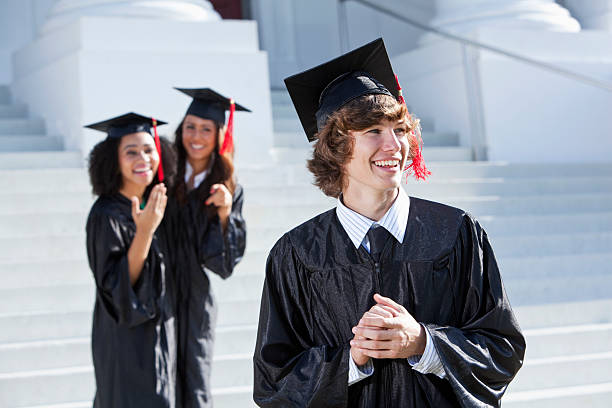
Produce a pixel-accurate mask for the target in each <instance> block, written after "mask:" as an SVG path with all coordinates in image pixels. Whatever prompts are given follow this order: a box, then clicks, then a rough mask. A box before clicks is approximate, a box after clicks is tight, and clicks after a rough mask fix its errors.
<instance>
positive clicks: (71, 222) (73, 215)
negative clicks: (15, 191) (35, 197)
mask: <svg viewBox="0 0 612 408" xmlns="http://www.w3.org/2000/svg"><path fill="white" fill-rule="evenodd" d="M81 195H82V194H80V193H79V196H81ZM0 197H1V196H0ZM91 200H93V199H91ZM79 201H86V200H84V199H82V198H79ZM77 202H78V201H77ZM0 205H2V201H0ZM31 206H34V203H32V204H31ZM90 207H91V203H87V204H85V205H83V206H82V207H81V208H80V209H79V211H73V212H66V213H63V212H53V210H55V211H61V210H62V208H61V207H53V208H51V209H50V211H48V212H43V211H40V212H27V211H24V212H22V213H19V212H17V211H18V210H21V209H22V208H16V209H15V208H11V209H9V210H7V209H4V210H2V211H0V225H1V226H2V229H0V239H2V238H18V237H32V236H37V235H38V236H58V235H78V234H83V233H84V231H85V224H86V222H87V215H88V211H89V208H90ZM17 214H18V215H17ZM24 219H27V220H28V222H24Z"/></svg>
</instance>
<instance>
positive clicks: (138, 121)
mask: <svg viewBox="0 0 612 408" xmlns="http://www.w3.org/2000/svg"><path fill="white" fill-rule="evenodd" d="M165 124H166V122H162V121H161V120H158V121H157V125H165ZM85 127H86V128H89V129H94V130H99V131H100V132H105V133H106V134H107V135H108V137H110V138H120V137H121V136H124V135H127V134H130V133H137V132H147V133H149V134H151V135H152V133H151V128H152V127H153V118H150V117H147V116H142V115H139V114H137V113H134V112H130V113H126V114H125V115H121V116H117V117H114V118H111V119H107V120H104V121H102V122H97V123H92V124H91V125H87V126H85Z"/></svg>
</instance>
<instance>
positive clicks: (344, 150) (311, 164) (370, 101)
mask: <svg viewBox="0 0 612 408" xmlns="http://www.w3.org/2000/svg"><path fill="white" fill-rule="evenodd" d="M404 117H405V118H406V126H407V129H406V131H407V133H408V135H409V143H410V152H409V155H408V159H410V158H412V157H413V155H414V152H415V151H416V149H417V148H418V144H417V139H416V137H414V134H413V131H414V130H418V127H419V126H420V125H419V120H418V119H417V118H416V117H414V116H411V115H409V114H408V110H407V108H406V105H403V104H400V103H399V102H398V101H397V100H396V99H395V98H394V97H392V96H389V95H380V94H376V95H365V96H361V97H359V98H355V99H353V100H352V101H350V102H348V103H347V104H346V105H344V106H343V107H341V108H340V109H338V110H337V111H335V112H334V113H333V114H332V115H331V116H330V117H329V118H328V119H327V122H326V123H325V126H323V129H321V130H320V131H319V132H318V133H317V135H316V137H317V141H316V142H315V145H314V150H313V152H312V159H310V160H308V162H307V166H308V170H310V172H311V173H312V174H313V175H314V185H315V186H317V187H319V189H321V191H323V193H324V194H325V195H328V196H331V197H336V198H337V197H338V196H339V195H340V193H341V192H342V189H343V187H345V186H346V185H345V183H346V178H345V177H344V166H345V165H346V164H347V163H348V162H349V161H350V159H351V158H352V156H353V147H354V145H355V139H354V138H353V137H351V136H350V135H349V130H356V131H359V130H364V129H367V128H369V127H371V126H374V125H376V124H378V123H380V122H381V121H383V120H388V121H392V122H394V121H397V120H400V119H402V118H404Z"/></svg>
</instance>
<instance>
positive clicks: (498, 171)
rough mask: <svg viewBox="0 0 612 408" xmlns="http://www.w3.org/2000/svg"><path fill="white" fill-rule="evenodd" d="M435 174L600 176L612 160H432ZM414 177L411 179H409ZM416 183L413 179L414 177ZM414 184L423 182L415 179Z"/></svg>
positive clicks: (611, 170) (610, 170) (608, 173)
mask: <svg viewBox="0 0 612 408" xmlns="http://www.w3.org/2000/svg"><path fill="white" fill-rule="evenodd" d="M428 168H429V169H430V170H431V172H432V175H431V176H430V177H429V178H428V180H431V181H434V180H437V179H438V178H442V179H449V178H451V179H474V178H483V177H503V178H520V179H529V178H532V177H600V176H608V177H609V176H612V160H611V161H610V162H609V163H546V164H539V163H504V162H463V163H431V165H428ZM409 180H410V179H409ZM410 181H411V182H413V181H412V180H410ZM414 183H420V182H416V181H414Z"/></svg>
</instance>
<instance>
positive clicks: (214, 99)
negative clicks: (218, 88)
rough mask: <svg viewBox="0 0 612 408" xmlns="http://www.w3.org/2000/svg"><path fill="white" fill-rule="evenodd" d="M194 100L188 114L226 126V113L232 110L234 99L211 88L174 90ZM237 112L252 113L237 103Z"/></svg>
mask: <svg viewBox="0 0 612 408" xmlns="http://www.w3.org/2000/svg"><path fill="white" fill-rule="evenodd" d="M174 89H176V90H177V91H181V92H183V93H184V94H187V95H189V96H191V97H192V98H193V101H191V105H189V108H187V114H190V115H195V116H197V117H199V118H202V119H210V120H214V121H215V122H217V123H221V124H225V111H226V110H229V109H230V105H231V101H232V99H230V98H226V97H225V96H223V95H221V94H219V93H217V92H215V91H213V90H212V89H210V88H174ZM235 105H236V110H237V111H245V112H250V110H249V109H247V108H245V107H244V106H242V105H239V104H237V103H235Z"/></svg>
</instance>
